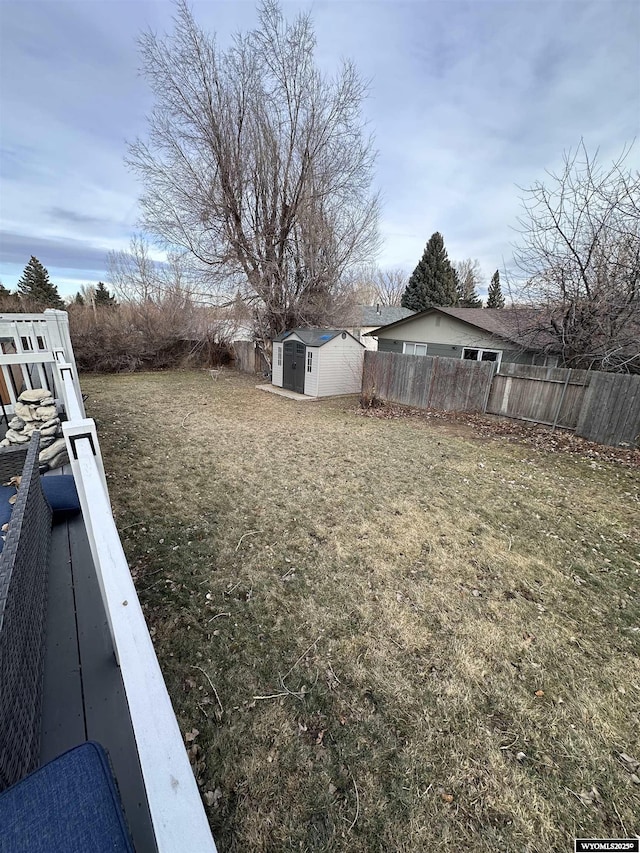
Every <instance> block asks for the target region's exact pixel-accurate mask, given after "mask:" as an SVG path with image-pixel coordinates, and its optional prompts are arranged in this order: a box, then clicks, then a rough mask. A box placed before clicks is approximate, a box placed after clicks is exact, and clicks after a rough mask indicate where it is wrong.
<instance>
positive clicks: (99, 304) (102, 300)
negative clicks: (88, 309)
mask: <svg viewBox="0 0 640 853" xmlns="http://www.w3.org/2000/svg"><path fill="white" fill-rule="evenodd" d="M94 305H95V306H96V308H103V307H106V308H112V307H114V306H115V305H117V302H116V298H115V296H112V295H111V294H110V293H109V290H108V289H107V287H106V285H105V284H103V283H102V282H101V281H99V282H98V284H97V285H96V292H95V296H94Z"/></svg>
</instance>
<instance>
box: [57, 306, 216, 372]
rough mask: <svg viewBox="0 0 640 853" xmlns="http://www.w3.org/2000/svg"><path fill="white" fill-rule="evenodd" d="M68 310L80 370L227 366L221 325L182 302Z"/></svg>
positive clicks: (100, 370) (81, 307)
mask: <svg viewBox="0 0 640 853" xmlns="http://www.w3.org/2000/svg"><path fill="white" fill-rule="evenodd" d="M68 311H69V327H70V332H71V340H72V343H73V349H74V353H75V357H76V362H77V365H78V368H79V369H80V370H84V371H91V372H96V373H98V372H100V373H119V372H132V371H135V370H161V369H162V368H167V367H176V366H180V365H185V364H191V365H199V366H207V367H216V366H219V365H221V364H228V363H229V362H230V361H231V351H230V344H229V341H228V340H227V338H226V336H225V334H224V331H223V329H224V327H223V326H222V324H220V323H216V322H215V321H214V320H213V319H212V318H211V317H210V316H209V315H207V313H206V311H203V310H200V309H197V308H195V307H194V306H193V305H192V304H191V303H190V302H188V301H186V300H184V299H180V300H178V299H174V298H171V297H170V298H167V299H165V300H163V301H162V302H151V301H148V302H140V303H139V302H124V303H122V304H120V305H118V306H117V307H113V306H103V307H101V306H81V305H70V306H69V308H68Z"/></svg>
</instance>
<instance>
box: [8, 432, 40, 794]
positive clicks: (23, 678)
mask: <svg viewBox="0 0 640 853" xmlns="http://www.w3.org/2000/svg"><path fill="white" fill-rule="evenodd" d="M39 446H40V433H38V432H34V433H33V436H32V438H31V440H30V441H29V443H28V444H25V445H24V447H16V448H6V449H3V450H2V451H1V452H0V483H5V482H7V481H8V480H9V479H10V477H12V476H14V475H22V482H21V484H20V487H19V488H18V494H17V499H16V502H15V504H14V506H13V509H12V511H11V518H10V521H9V526H8V530H7V532H6V540H5V543H4V548H3V550H2V553H1V554H0V791H1V790H4V789H5V788H7V787H8V786H10V785H12V784H14V783H15V782H17V781H18V780H20V779H22V778H23V777H24V776H25V775H26V774H28V773H30V772H31V771H32V770H34V769H35V767H36V766H37V764H38V757H39V742H40V714H41V703H42V668H43V651H44V635H45V615H46V599H47V559H48V552H49V541H50V537H51V509H50V507H49V504H48V503H47V501H46V499H45V497H44V494H43V492H42V487H41V483H40V474H39V469H38V452H39Z"/></svg>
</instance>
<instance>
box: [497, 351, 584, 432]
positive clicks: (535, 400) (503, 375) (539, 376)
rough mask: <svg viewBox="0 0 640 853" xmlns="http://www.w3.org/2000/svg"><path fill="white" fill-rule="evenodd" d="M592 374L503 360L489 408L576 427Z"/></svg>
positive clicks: (521, 416)
mask: <svg viewBox="0 0 640 853" xmlns="http://www.w3.org/2000/svg"><path fill="white" fill-rule="evenodd" d="M590 378H591V374H590V371H588V370H567V369H565V368H562V367H535V366H530V365H523V364H501V365H500V370H499V372H498V373H497V374H496V375H495V377H494V379H493V383H492V385H491V392H490V394H489V399H488V401H487V409H486V411H487V412H489V413H490V414H492V415H502V416H503V417H507V418H517V419H519V420H525V421H534V422H535V423H539V424H547V425H550V426H554V425H555V426H559V427H564V428H565V429H575V427H576V424H577V423H578V417H579V415H580V410H581V408H582V402H583V399H584V395H585V389H586V386H587V384H588V383H589V381H590Z"/></svg>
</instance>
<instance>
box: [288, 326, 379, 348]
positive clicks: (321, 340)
mask: <svg viewBox="0 0 640 853" xmlns="http://www.w3.org/2000/svg"><path fill="white" fill-rule="evenodd" d="M343 332H344V333H345V334H347V335H349V337H350V338H351V339H352V340H353V341H355V342H356V343H357V344H360V341H359V340H357V339H356V338H354V337H353V335H352V334H350V333H349V332H347V330H346V329H289V331H288V332H283V333H282V334H281V335H278V337H277V338H274V339H273V343H274V344H277V343H281V342H282V341H284V340H285V339H286V338H288V337H289V335H297V336H298V337H299V338H300V340H301V341H302V343H303V344H305V345H306V346H308V347H321V346H324V344H327V343H329V341H332V340H333V339H334V338H337V337H338V335H341V334H342V333H343ZM360 346H364V345H363V344H360Z"/></svg>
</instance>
